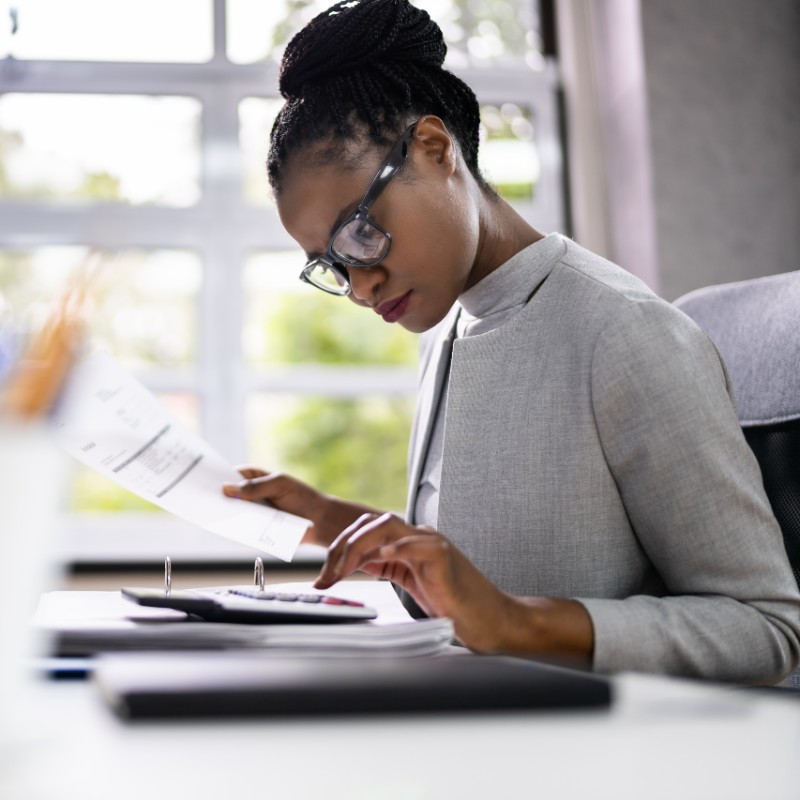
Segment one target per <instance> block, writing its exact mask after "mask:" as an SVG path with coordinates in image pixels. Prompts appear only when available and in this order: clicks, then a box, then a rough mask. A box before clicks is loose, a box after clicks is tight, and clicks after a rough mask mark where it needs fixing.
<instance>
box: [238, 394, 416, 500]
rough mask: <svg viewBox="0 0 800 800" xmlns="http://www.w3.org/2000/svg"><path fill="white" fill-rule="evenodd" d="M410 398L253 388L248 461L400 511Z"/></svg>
mask: <svg viewBox="0 0 800 800" xmlns="http://www.w3.org/2000/svg"><path fill="white" fill-rule="evenodd" d="M412 412H413V399H412V398H409V397H376V396H368V397H360V398H357V399H339V398H336V399H333V398H327V397H307V396H306V397H301V396H297V395H288V394H274V395H267V394H254V395H252V396H251V397H250V399H249V401H248V405H247V431H248V441H249V447H250V450H249V457H250V461H251V463H253V464H257V465H259V466H262V467H264V468H266V469H280V470H285V471H286V472H289V473H291V474H292V475H295V476H296V477H298V478H301V479H302V480H305V481H308V482H309V483H310V484H311V485H313V486H315V487H316V488H318V489H320V490H321V491H323V492H329V493H331V494H335V495H338V496H340V497H345V498H349V499H351V500H357V501H359V502H362V503H367V504H369V505H373V506H375V507H376V508H379V509H385V510H387V511H403V510H404V508H405V500H406V480H407V478H406V454H407V451H408V436H409V432H410V430H411V415H412Z"/></svg>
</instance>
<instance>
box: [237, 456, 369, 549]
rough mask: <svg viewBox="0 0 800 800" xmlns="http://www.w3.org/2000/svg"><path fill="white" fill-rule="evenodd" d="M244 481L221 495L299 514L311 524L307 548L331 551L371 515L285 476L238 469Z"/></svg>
mask: <svg viewBox="0 0 800 800" xmlns="http://www.w3.org/2000/svg"><path fill="white" fill-rule="evenodd" d="M239 472H240V473H241V475H242V477H243V478H244V480H242V481H239V482H238V483H226V484H224V485H223V487H222V491H223V492H224V493H225V494H226V495H227V496H228V497H237V498H241V499H242V500H249V501H250V502H253V503H264V504H265V505H269V506H273V507H274V508H277V509H279V510H280V511H286V512H288V513H289V514H296V515H297V516H299V517H305V518H306V519H308V520H310V521H311V526H310V527H309V528H308V529H307V530H306V532H305V534H304V536H303V542H304V543H305V544H318V545H322V546H323V547H329V546H330V545H331V543H332V542H333V541H334V539H336V537H337V536H338V535H339V534H340V533H341V532H342V531H343V530H344V529H345V528H347V527H349V526H350V525H352V524H353V522H355V521H356V520H357V519H358V518H359V517H360V516H361V515H362V514H364V513H368V512H370V511H372V509H369V508H367V507H366V506H362V505H359V504H357V503H350V502H348V501H346V500H341V499H340V498H338V497H332V496H330V495H326V494H323V493H322V492H319V491H317V490H316V489H314V488H313V487H312V486H309V485H308V484H306V483H303V482H302V481H299V480H297V478H293V477H292V476H291V475H286V474H284V473H282V472H267V471H266V470H263V469H260V468H258V467H250V466H247V467H239Z"/></svg>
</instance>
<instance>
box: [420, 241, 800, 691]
mask: <svg viewBox="0 0 800 800" xmlns="http://www.w3.org/2000/svg"><path fill="white" fill-rule="evenodd" d="M555 241H556V243H557V246H555V247H553V244H552V243H553V237H547V239H545V240H544V241H543V242H539V243H537V244H534V245H532V246H531V247H529V248H527V249H526V250H524V251H522V252H521V253H519V254H517V255H516V256H515V257H514V259H513V260H515V261H517V260H518V261H521V262H523V263H525V264H526V265H527V269H528V270H529V281H528V286H529V290H530V291H529V294H530V293H531V292H533V290H534V289H536V288H537V287H539V289H538V291H537V292H536V293H535V295H533V297H532V299H531V300H530V301H529V302H528V303H527V304H526V305H525V307H524V308H523V309H522V310H521V311H519V312H518V313H516V314H515V315H514V316H513V317H512V318H511V319H510V320H508V321H507V322H505V324H503V325H502V326H501V327H499V328H496V329H494V330H490V331H488V332H486V333H482V334H478V335H474V336H467V337H464V338H462V339H457V340H454V338H455V331H454V323H455V317H456V314H457V310H455V309H454V311H453V312H451V314H450V315H449V316H448V318H447V319H445V320H444V321H443V322H442V323H441V324H440V325H439V326H437V328H435V329H433V330H432V331H429V332H428V333H426V334H424V335H423V336H422V337H421V343H420V345H421V346H420V354H421V373H420V374H421V385H420V396H419V403H418V411H417V416H416V418H415V422H414V427H413V430H412V441H411V449H410V483H409V486H410V490H411V491H410V497H409V506H408V509H409V518H410V519H411V521H412V522H413V521H415V518H414V510H415V496H416V488H417V487H418V485H419V478H420V474H421V471H422V466H423V463H424V459H425V455H426V451H427V447H428V443H429V440H430V434H431V429H432V425H433V415H432V413H431V411H432V409H435V408H436V404H437V403H438V400H439V397H440V395H441V392H442V382H443V379H444V375H445V373H446V364H447V358H446V356H447V354H448V353H449V352H450V348H451V346H452V362H451V365H450V379H449V392H448V396H447V403H446V409H445V426H444V441H443V459H442V474H441V486H440V498H439V514H438V529H439V530H440V531H441V532H443V533H444V534H445V535H447V536H448V537H449V538H450V539H451V540H452V541H453V542H454V543H455V544H456V545H457V546H458V547H459V548H460V549H461V550H462V551H463V552H464V553H465V554H466V555H467V556H468V557H469V558H470V559H472V561H473V562H474V563H475V564H476V565H477V566H478V567H479V568H480V569H481V570H482V571H483V572H484V573H485V574H486V575H487V576H488V577H489V578H490V579H491V580H492V581H493V582H494V583H495V584H497V585H498V586H500V587H501V588H502V589H504V590H505V591H508V592H510V593H512V594H516V595H527V596H549V597H571V598H575V599H578V600H579V601H580V602H581V603H583V605H584V606H585V607H586V609H587V611H588V612H589V614H590V616H591V619H592V624H593V626H594V634H595V648H594V656H593V658H594V668H595V669H596V670H598V671H601V672H613V671H619V670H642V671H649V672H660V673H668V674H676V675H689V676H700V677H706V678H712V679H716V680H726V681H735V682H741V683H769V682H775V681H777V680H779V679H781V678H782V677H784V676H785V675H787V674H788V673H789V671H790V670H791V669H792V668H793V667H794V666H795V665H796V664H797V662H798V659H800V595H798V589H797V585H796V583H795V581H794V578H793V576H792V574H791V571H790V569H789V565H788V561H787V558H786V552H785V549H784V546H783V540H782V537H781V533H780V529H779V528H778V525H777V523H776V521H775V518H774V516H773V515H772V512H771V510H770V507H769V504H768V501H767V499H766V497H765V495H764V492H763V487H762V485H761V479H760V472H759V469H758V465H757V463H756V461H755V458H754V456H753V454H752V452H751V451H750V448H749V447H748V446H747V443H746V442H745V440H744V438H743V435H742V432H741V429H740V427H739V423H738V420H737V416H736V412H735V409H734V406H733V403H732V400H731V396H730V386H729V384H728V382H727V378H726V373H725V370H724V367H723V364H722V362H721V360H720V358H719V355H718V353H717V351H716V349H715V348H714V346H713V345H712V344H711V342H710V341H709V339H708V337H707V336H706V335H705V334H704V333H703V332H702V331H701V330H700V329H699V328H698V327H697V326H696V325H695V324H694V323H693V322H692V321H691V320H689V319H688V318H687V317H686V316H685V315H684V314H683V313H681V312H679V311H677V310H676V309H674V308H673V307H672V306H670V304H668V303H666V302H664V301H662V300H660V299H659V298H657V297H656V296H655V295H654V294H652V292H650V290H649V289H648V288H647V287H646V286H645V285H644V284H642V283H641V282H640V281H638V280H637V279H636V278H634V277H632V276H631V275H629V274H628V273H626V272H625V271H624V270H622V269H620V268H619V267H617V266H615V265H613V264H611V263H609V262H607V261H605V260H604V259H601V258H600V257H598V256H596V255H594V254H592V253H589V252H588V251H586V250H584V249H582V248H580V247H579V246H578V245H576V244H575V243H573V242H571V241H570V240H569V239H566V238H564V237H560V236H558V237H556V239H555ZM542 245H546V246H545V248H544V249H542ZM537 248H540V249H539V250H538V251H537ZM543 253H545V254H546V257H544V258H543V257H542V254H543Z"/></svg>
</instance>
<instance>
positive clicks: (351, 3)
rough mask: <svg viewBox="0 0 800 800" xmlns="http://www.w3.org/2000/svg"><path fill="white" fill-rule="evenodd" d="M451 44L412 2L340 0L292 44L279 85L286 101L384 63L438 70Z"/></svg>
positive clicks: (288, 48) (315, 18) (285, 56)
mask: <svg viewBox="0 0 800 800" xmlns="http://www.w3.org/2000/svg"><path fill="white" fill-rule="evenodd" d="M446 54H447V46H446V45H445V43H444V38H443V36H442V31H441V29H440V28H439V26H438V25H437V24H436V23H435V22H434V21H433V20H432V19H431V18H430V15H429V14H428V12H427V11H423V10H422V9H419V8H416V7H415V6H412V5H411V3H409V2H408V0H342V1H341V2H339V3H336V5H334V6H331V8H329V9H328V10H327V11H323V12H322V13H321V14H318V15H317V16H316V17H314V19H312V20H311V22H309V23H308V25H306V27H305V28H303V29H302V30H301V31H300V32H299V33H298V34H297V35H296V36H294V38H293V39H292V40H291V41H290V42H289V44H288V46H287V48H286V51H285V53H284V55H283V60H282V61H281V68H280V75H279V79H278V86H279V88H280V92H281V94H282V95H283V97H284V98H286V99H287V100H292V99H295V98H300V97H302V96H303V93H304V90H303V87H304V86H305V85H306V84H310V83H320V82H323V81H326V80H329V79H331V78H332V77H335V76H336V75H339V74H342V73H348V72H358V71H360V70H368V69H371V68H372V67H374V66H376V65H377V64H380V63H386V62H394V63H402V62H405V63H413V64H415V65H417V66H419V67H429V68H437V67H441V66H442V64H443V63H444V58H445V55H446Z"/></svg>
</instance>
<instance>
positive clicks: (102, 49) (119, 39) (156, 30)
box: [0, 0, 214, 63]
mask: <svg viewBox="0 0 800 800" xmlns="http://www.w3.org/2000/svg"><path fill="white" fill-rule="evenodd" d="M11 5H12V6H17V8H18V14H17V19H18V29H17V32H16V34H15V35H14V36H13V37H10V40H9V39H5V41H6V42H8V49H9V52H10V54H11V55H13V56H14V57H15V58H29V59H32V58H36V59H51V60H65V61H72V60H77V61H158V62H164V61H168V62H194V63H197V62H203V61H208V60H210V59H211V57H212V55H213V46H214V45H213V33H212V31H213V2H212V0H113V2H109V0H24V2H22V3H12V4H11ZM7 13H8V12H6V17H7ZM3 24H4V25H6V24H7V19H4V20H3ZM4 33H5V31H4ZM4 55H5V53H2V52H0V57H2V56H4Z"/></svg>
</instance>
